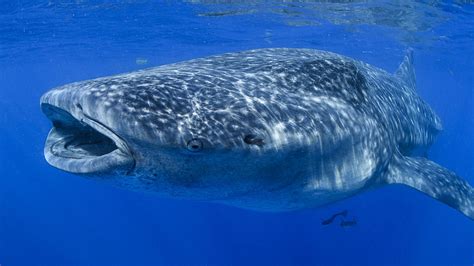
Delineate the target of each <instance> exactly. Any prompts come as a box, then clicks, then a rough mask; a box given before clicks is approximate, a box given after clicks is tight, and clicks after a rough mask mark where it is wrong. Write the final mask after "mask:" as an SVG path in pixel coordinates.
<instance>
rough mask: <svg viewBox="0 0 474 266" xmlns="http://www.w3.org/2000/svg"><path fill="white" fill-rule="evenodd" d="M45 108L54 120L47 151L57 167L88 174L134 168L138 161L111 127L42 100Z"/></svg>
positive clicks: (48, 115)
mask: <svg viewBox="0 0 474 266" xmlns="http://www.w3.org/2000/svg"><path fill="white" fill-rule="evenodd" d="M42 109H43V112H44V113H45V114H46V116H47V117H48V118H49V119H50V120H51V121H52V123H53V128H52V129H51V132H50V134H49V136H48V139H47V141H46V148H45V155H46V159H47V160H48V162H50V163H51V164H52V165H54V166H55V167H57V168H60V169H62V170H65V171H69V172H73V173H85V174H102V173H106V172H110V171H122V172H123V171H127V172H128V171H130V169H133V167H134V164H135V161H134V159H133V157H132V156H131V154H130V152H129V150H128V148H127V146H126V144H125V143H124V142H123V141H122V140H121V139H120V138H119V137H118V136H117V135H116V134H115V133H114V132H113V131H112V130H110V129H108V128H107V127H105V126H104V125H102V124H100V123H99V122H98V121H95V120H90V119H89V118H88V117H87V116H84V117H83V118H81V119H80V120H79V119H76V118H75V117H74V116H73V115H72V114H71V113H69V112H67V111H66V110H64V109H61V108H59V107H56V106H53V105H50V104H42Z"/></svg>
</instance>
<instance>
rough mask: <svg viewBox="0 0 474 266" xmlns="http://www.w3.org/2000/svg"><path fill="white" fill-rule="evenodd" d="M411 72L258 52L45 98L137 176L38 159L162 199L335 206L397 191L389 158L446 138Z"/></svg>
mask: <svg viewBox="0 0 474 266" xmlns="http://www.w3.org/2000/svg"><path fill="white" fill-rule="evenodd" d="M411 60H412V59H411V55H407V58H406V59H405V61H404V63H402V65H401V67H400V69H399V71H398V72H397V74H395V75H393V74H390V73H387V72H385V71H383V70H381V69H378V68H376V67H373V66H370V65H368V64H365V63H363V62H360V61H356V60H353V59H351V58H348V57H344V56H341V55H337V54H334V53H330V52H325V51H319V50H311V49H287V48H278V49H258V50H250V51H243V52H237V53H228V54H223V55H217V56H211V57H207V58H200V59H194V60H190V61H185V62H180V63H175V64H169V65H164V66H159V67H155V68H150V69H145V70H141V71H137V72H132V73H127V74H122V75H117V76H112V77H105V78H99V79H95V80H89V81H83V82H77V83H72V84H69V85H65V86H62V87H59V88H56V89H54V90H52V91H50V92H48V93H46V94H45V95H44V96H43V97H42V99H41V103H42V106H43V110H44V112H45V114H46V115H47V116H48V117H49V118H50V119H51V120H53V121H55V120H61V119H63V120H64V118H62V117H60V116H59V115H53V113H55V112H53V111H52V112H50V111H48V110H47V108H49V107H50V106H52V108H53V109H54V108H57V109H59V110H65V111H66V112H68V113H69V114H71V116H72V117H74V118H76V119H77V120H78V121H82V123H86V124H89V122H88V121H96V124H97V125H100V127H101V128H105V129H103V130H102V131H100V133H102V134H105V135H106V136H112V135H113V136H118V137H117V138H115V139H120V141H118V142H119V144H120V145H118V146H119V147H125V146H126V149H127V151H124V152H123V154H125V155H124V156H128V155H129V157H130V158H133V160H134V165H133V167H130V168H131V169H129V170H128V171H127V172H126V173H121V174H119V173H116V172H114V174H113V175H111V174H110V173H108V172H107V171H105V172H104V171H101V172H100V173H99V172H97V171H95V169H94V168H93V167H90V166H87V167H84V168H82V169H80V171H76V170H77V168H74V171H71V169H70V168H68V167H69V166H68V165H70V164H71V163H73V162H71V160H62V158H61V156H60V155H59V157H58V156H53V155H51V154H50V152H49V149H48V145H46V146H47V147H46V148H45V154H46V157H47V160H48V161H49V162H50V163H51V164H52V165H53V166H56V167H58V168H60V169H63V170H66V171H70V172H80V173H86V174H91V175H96V176H101V180H104V179H106V180H107V181H108V182H111V183H113V184H115V185H119V186H122V187H126V188H130V189H134V190H139V191H148V192H153V193H157V194H160V195H163V196H172V197H181V198H193V199H199V200H206V201H215V202H221V203H226V204H230V205H235V206H239V207H244V208H251V209H257V210H270V211H280V210H293V209H299V208H307V207H314V206H319V205H323V204H327V203H331V202H333V201H336V200H339V199H343V198H346V197H348V196H351V195H354V194H356V193H359V192H361V191H364V190H367V189H370V188H375V187H379V186H381V185H383V184H387V183H395V181H393V180H395V179H396V177H395V176H394V175H395V173H397V171H394V170H393V169H397V168H396V167H395V166H393V165H397V166H401V165H402V164H394V163H393V162H394V160H395V159H394V158H397V160H401V159H399V158H403V157H404V156H409V155H410V153H411V151H412V150H414V149H418V148H421V149H424V148H427V147H429V145H431V143H432V142H433V141H434V138H435V136H436V134H437V133H438V132H439V131H440V130H441V123H440V121H439V119H438V117H437V116H436V115H435V114H434V112H433V111H432V110H431V109H430V107H429V106H428V105H427V104H426V103H425V102H423V101H422V100H421V99H420V98H419V97H418V96H417V94H416V92H415V88H414V73H413V68H412V66H411ZM54 117H57V118H54ZM83 118H85V120H84V119H83ZM88 119H89V120H88ZM84 121H85V122H84ZM78 127H79V126H78ZM93 127H94V126H93ZM53 130H57V131H58V132H59V133H57V134H53V135H54V138H53V139H54V141H51V142H57V141H58V139H60V138H61V130H60V128H59V129H54V128H53ZM68 132H73V131H71V130H69V131H68ZM115 139H114V140H115ZM122 141H123V143H122ZM76 143H79V142H77V141H76ZM65 149H67V147H66V148H65ZM124 149H125V148H124ZM119 150H123V149H122V148H119ZM68 152H70V151H68ZM123 154H122V155H123ZM94 159H95V160H97V161H98V162H97V163H101V161H100V158H96V157H94ZM75 165H78V164H77V162H76V164H75ZM106 166H107V167H102V168H101V169H109V168H110V167H109V164H107V165H106ZM122 168H123V167H122ZM406 171H407V172H409V171H408V170H406ZM398 173H399V172H398ZM103 176H108V178H103ZM398 180H399V183H407V182H403V180H402V178H399V179H398ZM433 185H434V184H433ZM467 186H468V187H467V188H469V189H470V186H469V185H467ZM465 189H466V188H465ZM428 194H429V193H428ZM463 195H464V196H465V195H466V193H464V194H463V193H461V194H460V195H458V196H457V197H462V196H463ZM431 196H433V195H431ZM437 198H438V199H439V198H440V197H437ZM470 204H472V202H471V203H470ZM451 206H452V204H451ZM468 208H471V211H472V205H471V206H470V207H468ZM458 209H459V208H458ZM464 213H465V212H464ZM471 215H472V214H468V216H471ZM471 218H472V216H471Z"/></svg>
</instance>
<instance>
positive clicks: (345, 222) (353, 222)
mask: <svg viewBox="0 0 474 266" xmlns="http://www.w3.org/2000/svg"><path fill="white" fill-rule="evenodd" d="M339 225H340V226H341V227H351V226H355V225H357V220H356V218H353V219H352V220H342V221H341V223H340V224H339Z"/></svg>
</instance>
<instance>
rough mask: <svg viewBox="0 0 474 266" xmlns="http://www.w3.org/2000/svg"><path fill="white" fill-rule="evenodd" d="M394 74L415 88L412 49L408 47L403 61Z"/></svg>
mask: <svg viewBox="0 0 474 266" xmlns="http://www.w3.org/2000/svg"><path fill="white" fill-rule="evenodd" d="M395 75H396V76H397V77H398V78H399V79H401V80H402V81H403V82H405V84H407V86H409V87H410V88H412V89H413V90H414V89H416V77H415V68H414V67H413V49H411V48H409V49H408V50H407V52H406V54H405V57H404V58H403V62H402V63H401V64H400V66H399V67H398V69H397V72H395Z"/></svg>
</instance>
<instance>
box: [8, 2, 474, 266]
mask: <svg viewBox="0 0 474 266" xmlns="http://www.w3.org/2000/svg"><path fill="white" fill-rule="evenodd" d="M473 44H474V5H473V4H472V2H471V1H461V0H459V1H408V0H405V1H404V0H399V1H303V0H300V1H288V0H287V1H280V2H272V1H233V0H232V1H230V0H228V1H224V0H222V1H218V0H215V1H210V0H209V1H204V0H203V1H199V0H190V1H147V0H136V1H133V0H124V1H118V0H116V1H88V0H75V1H53V0H50V1H0V108H1V112H0V265H2V266H10V265H473V264H474V223H473V222H472V221H471V220H469V219H468V218H466V217H464V216H462V215H461V214H460V213H458V212H457V211H455V210H453V209H451V208H449V207H447V206H445V205H443V204H441V203H439V202H437V201H435V200H433V199H431V198H428V197H426V196H424V195H422V194H421V193H418V192H415V191H413V190H410V189H408V188H405V187H401V186H387V187H384V188H382V189H379V190H374V191H371V192H367V193H364V194H360V195H357V196H355V197H353V198H350V199H348V200H344V201H341V202H338V203H335V204H333V205H329V206H326V207H322V208H317V209H310V210H303V211H297V212H289V213H262V212H254V211H247V210H241V209H237V208H233V207H227V206H222V205H216V204H211V203H202V202H195V201H186V200H174V199H163V198H158V197H155V196H151V195H146V194H140V193H136V192H131V191H126V190H121V189H118V188H114V187H109V186H107V185H104V184H101V183H98V182H95V181H91V180H87V179H84V178H82V177H79V176H75V175H71V174H67V173H64V172H60V171H59V170H56V169H54V168H52V167H50V166H49V165H48V164H47V163H46V162H45V160H44V158H43V144H44V140H45V137H46V135H47V133H48V131H49V129H50V122H49V121H48V120H47V119H46V118H45V117H44V116H43V114H42V113H41V111H40V108H39V97H40V96H41V95H42V94H43V93H44V92H46V91H47V90H48V89H50V88H52V87H55V86H59V85H62V84H65V83H69V82H73V81H79V80H84V79H90V78H95V77H100V76H105V75H112V74H118V73H122V72H125V71H132V70H137V69H141V68H145V67H150V66H155V65H160V64H165V63H171V62H177V61H181V60H185V59H191V58H196V57H201V56H206V55H211V54H219V53H223V52H229V51H239V50H245V49H253V48H263V47H304V48H315V49H322V50H329V51H333V52H337V53H341V54H344V55H347V56H350V57H353V58H356V59H359V60H363V61H365V62H368V63H370V64H373V65H375V66H378V67H381V68H383V69H386V70H388V71H395V69H396V68H397V66H398V64H399V63H400V62H401V60H402V58H403V54H404V51H405V49H406V48H407V47H413V48H414V51H415V68H416V73H417V83H418V91H419V94H420V95H421V96H422V97H423V98H424V99H425V100H426V101H427V102H428V103H429V104H430V105H431V106H432V107H433V108H434V110H435V111H436V112H437V113H438V115H439V116H440V117H441V119H442V121H443V126H444V131H443V132H442V133H441V134H440V136H439V138H438V140H437V142H436V143H435V144H434V145H433V147H432V149H431V150H430V152H429V157H430V158H431V159H432V160H434V161H436V162H438V163H440V164H441V165H443V166H445V167H448V168H450V169H452V170H453V171H455V172H456V173H458V174H459V175H460V176H462V177H464V178H465V179H467V180H468V181H469V182H470V183H471V184H474V166H473V165H474V138H473V136H474V108H473V105H474V95H473V87H474V77H473V73H474V45H473ZM343 209H347V210H349V212H350V215H351V216H356V217H357V220H358V224H357V226H354V227H350V228H341V227H340V226H338V225H331V226H322V225H321V220H322V219H324V218H327V217H328V216H330V215H331V214H333V213H335V212H338V211H340V210H343Z"/></svg>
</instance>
